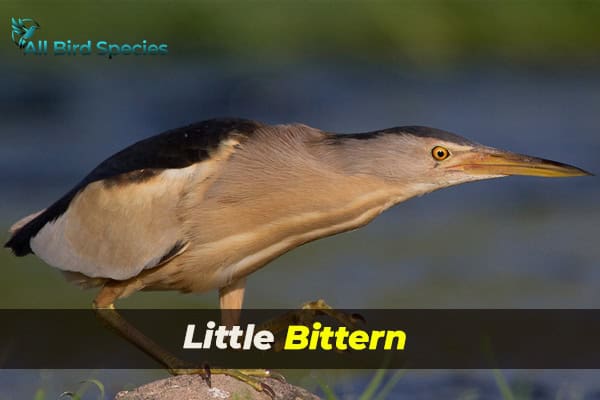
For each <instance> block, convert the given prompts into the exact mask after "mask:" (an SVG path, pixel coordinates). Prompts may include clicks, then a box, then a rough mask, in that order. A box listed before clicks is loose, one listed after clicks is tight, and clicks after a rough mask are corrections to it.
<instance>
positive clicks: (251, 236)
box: [5, 118, 592, 390]
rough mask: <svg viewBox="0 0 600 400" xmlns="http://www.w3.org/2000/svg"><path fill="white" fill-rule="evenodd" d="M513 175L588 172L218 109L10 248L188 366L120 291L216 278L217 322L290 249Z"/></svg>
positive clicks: (232, 316)
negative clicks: (126, 313) (444, 191)
mask: <svg viewBox="0 0 600 400" xmlns="http://www.w3.org/2000/svg"><path fill="white" fill-rule="evenodd" d="M508 175H530V176H539V177H575V176H584V175H592V174H591V173H589V172H587V171H585V170H583V169H580V168H577V167H574V166H571V165H567V164H563V163H559V162H555V161H551V160H546V159H542V158H537V157H532V156H527V155H521V154H517V153H513V152H509V151H504V150H499V149H495V148H492V147H488V146H484V145H481V144H479V143H476V142H474V141H471V140H468V139H466V138H464V137H461V136H459V135H456V134H453V133H450V132H446V131H444V130H440V129H434V128H429V127H424V126H401V127H394V128H388V129H381V130H375V131H370V132H365V133H347V134H341V133H332V132H327V131H323V130H320V129H316V128H313V127H310V126H307V125H303V124H282V125H269V124H265V123H261V122H256V121H253V120H248V119H240V118H215V119H210V120H205V121H201V122H198V123H194V124H191V125H188V126H184V127H180V128H176V129H172V130H169V131H166V132H163V133H160V134H158V135H155V136H152V137H150V138H147V139H145V140H141V141H139V142H137V143H135V144H133V145H131V146H129V147H127V148H125V149H124V150H122V151H120V152H118V153H116V154H114V155H113V156H111V157H109V158H108V159H106V160H105V161H103V162H101V163H100V164H99V165H98V166H97V167H96V168H94V169H93V170H92V171H91V172H90V173H89V174H88V175H87V176H85V177H84V178H83V179H82V180H81V181H80V182H79V183H77V184H76V185H75V186H74V187H73V188H72V189H70V190H69V191H68V192H67V193H66V194H65V195H64V196H62V197H61V198H59V199H58V200H57V201H56V202H54V203H53V204H51V205H50V206H49V207H47V208H45V209H43V210H41V211H38V212H36V213H34V214H31V215H29V216H27V217H25V218H23V219H21V220H19V221H18V222H16V223H15V224H14V225H13V226H12V227H11V229H10V232H11V235H12V236H11V237H10V239H9V240H8V242H7V243H6V244H5V247H7V248H10V249H11V250H12V251H13V253H14V254H15V255H16V256H25V255H27V254H32V253H33V254H35V255H36V256H37V257H39V258H41V259H42V260H43V261H45V262H46V263H47V264H49V265H51V266H53V267H56V268H58V269H59V270H61V271H62V272H63V273H64V275H65V277H66V278H67V279H68V280H69V281H71V282H74V283H76V284H78V285H80V286H83V287H98V288H99V293H98V295H97V296H96V298H95V300H94V302H93V307H94V309H95V310H110V312H109V313H107V314H105V315H104V318H105V319H106V320H107V322H108V323H109V325H110V326H112V327H113V328H115V329H116V330H117V331H118V332H119V333H120V334H122V335H123V336H124V337H125V338H127V339H128V340H129V341H131V342H132V343H134V344H135V345H137V346H138V347H140V348H141V349H142V350H144V351H146V352H147V353H148V354H150V355H151V356H153V357H154V358H155V359H157V360H158V361H160V362H161V363H163V364H164V365H165V366H166V367H167V368H168V369H169V371H170V372H172V373H187V372H190V370H189V369H188V370H184V369H182V368H181V367H180V366H178V365H177V361H176V360H174V359H173V358H172V357H171V356H170V355H169V354H167V353H165V352H164V351H163V350H162V349H157V346H156V345H155V343H153V342H152V341H151V340H150V339H148V338H147V337H145V336H144V335H143V334H142V333H141V332H139V331H137V330H136V329H135V327H133V326H131V325H130V324H129V323H128V322H127V321H125V320H124V319H123V318H122V317H121V316H120V314H118V312H117V311H116V309H115V307H114V303H115V302H116V301H117V300H119V299H122V298H124V297H127V296H129V295H131V294H133V293H135V292H138V291H142V290H176V291H181V292H189V293H201V292H207V291H213V290H216V291H218V294H219V305H220V308H221V310H222V322H223V323H225V324H227V325H233V324H236V323H238V322H239V318H240V312H241V309H242V306H243V301H244V292H245V286H246V279H247V277H248V276H249V275H251V274H252V273H253V272H255V271H257V270H258V269H260V268H262V267H264V266H265V265H266V264H268V263H269V262H270V261H272V260H274V259H275V258H277V257H279V256H281V255H282V254H284V253H286V252H288V251H290V250H292V249H294V248H296V247H298V246H301V245H303V244H305V243H308V242H311V241H314V240H317V239H320V238H324V237H327V236H331V235H335V234H338V233H341V232H345V231H349V230H354V229H357V228H360V227H362V226H364V225H366V224H367V223H369V222H370V221H372V220H373V219H374V218H375V217H377V216H378V215H380V214H381V213H382V212H384V211H385V210H387V209H389V208H390V207H392V206H394V205H397V204H399V203H402V202H403V201H405V200H408V199H410V198H413V197H416V196H421V195H424V194H427V193H430V192H432V191H435V190H438V189H441V188H446V187H449V186H454V185H458V184H462V183H467V182H472V181H479V180H483V179H491V178H500V177H504V176H508ZM197 372H198V373H201V372H202V371H197ZM236 373H237V372H236ZM236 373H231V374H232V375H234V376H236V377H238V378H240V376H241V375H235V374H236ZM249 375H251V374H249ZM267 375H268V374H267V373H264V374H262V375H261V374H260V373H256V376H267ZM242 378H243V377H242ZM242 378H241V379H242ZM247 379H248V380H249V382H250V383H251V384H252V385H253V387H255V388H256V389H257V390H267V388H266V387H265V385H263V384H261V383H260V382H256V381H255V380H254V378H250V377H247Z"/></svg>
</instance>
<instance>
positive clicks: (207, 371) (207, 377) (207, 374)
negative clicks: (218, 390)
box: [202, 363, 212, 388]
mask: <svg viewBox="0 0 600 400" xmlns="http://www.w3.org/2000/svg"><path fill="white" fill-rule="evenodd" d="M202 368H203V369H204V374H203V375H202V379H203V380H204V381H205V382H206V384H207V385H208V387H209V388H212V381H211V379H210V378H211V373H210V365H208V364H206V363H205V364H203V365H202Z"/></svg>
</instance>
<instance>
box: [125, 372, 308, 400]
mask: <svg viewBox="0 0 600 400" xmlns="http://www.w3.org/2000/svg"><path fill="white" fill-rule="evenodd" d="M263 382H264V383H266V384H267V385H269V386H270V387H271V388H272V389H273V391H274V392H275V399H276V400H319V397H317V396H315V395H314V394H312V393H310V392H308V391H307V390H305V389H302V388H300V387H297V386H293V385H290V384H288V383H283V382H280V381H278V380H276V379H264V380H263ZM226 399H231V400H271V397H269V395H268V394H266V393H264V392H257V391H256V390H254V389H253V388H252V387H250V386H248V385H247V384H246V383H244V382H241V381H239V380H237V379H235V378H232V377H229V376H225V375H213V376H212V388H209V387H208V385H207V384H206V382H204V381H203V380H202V378H200V377H199V376H196V375H180V376H174V377H171V378H167V379H161V380H158V381H155V382H151V383H148V384H147V385H144V386H140V387H138V388H136V389H134V390H130V391H124V392H120V393H118V394H117V396H116V397H115V400H226Z"/></svg>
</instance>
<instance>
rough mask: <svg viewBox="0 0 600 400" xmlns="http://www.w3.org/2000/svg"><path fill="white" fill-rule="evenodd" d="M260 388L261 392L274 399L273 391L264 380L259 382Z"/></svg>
mask: <svg viewBox="0 0 600 400" xmlns="http://www.w3.org/2000/svg"><path fill="white" fill-rule="evenodd" d="M260 388H261V390H262V391H263V392H265V393H266V394H268V395H269V397H270V398H272V399H275V391H274V390H273V389H272V388H271V386H269V385H267V384H266V383H264V382H260Z"/></svg>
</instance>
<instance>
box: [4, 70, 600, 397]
mask: <svg viewBox="0 0 600 400" xmlns="http://www.w3.org/2000/svg"><path fill="white" fill-rule="evenodd" d="M27 68H31V70H28V69H27ZM0 87H2V88H3V90H2V91H0V128H1V129H0V140H1V141H2V146H1V147H0V168H1V170H2V171H3V173H2V174H1V175H0V184H1V185H2V186H1V187H2V188H3V189H2V192H1V193H0V198H1V201H0V221H3V223H4V226H5V227H6V228H7V227H8V226H9V225H10V223H12V222H13V221H15V220H16V219H17V218H19V217H21V216H23V215H26V214H28V213H30V212H33V211H35V210H38V209H40V208H43V207H45V206H46V205H48V204H49V203H50V202H51V201H53V200H55V199H56V198H57V197H58V196H60V195H61V194H62V193H64V192H65V191H66V190H67V189H68V188H69V187H70V186H71V185H73V184H74V183H75V182H76V181H78V180H79V179H80V178H81V177H82V176H83V175H85V174H86V173H87V172H88V171H89V170H90V169H91V168H93V167H94V166H95V165H96V164H97V163H98V162H100V161H101V160H102V159H104V158H106V157H107V156H109V155H110V154H112V153H114V152H115V151H118V150H119V149H121V148H123V147H124V146H126V145H128V144H131V143H132V142H133V141H136V140H139V139H141V138H144V137H147V136H149V135H152V134H154V133H158V132H160V131H162V130H165V129H169V128H173V127H176V126H179V125H183V124H187V123H190V122H193V121H197V120H202V119H205V118H212V117H215V116H239V117H247V118H252V119H257V120H261V121H263V122H268V123H284V122H295V121H297V122H302V123H305V124H308V125H312V126H315V127H319V128H322V129H325V130H329V131H339V132H356V131H366V130H374V129H377V128H385V127H390V126H398V125H408V124H422V125H429V126H434V127H438V128H442V129H446V130H450V131H454V132H456V133H459V134H462V135H464V136H467V137H469V138H470V139H473V140H475V141H478V142H481V143H485V144H488V145H491V146H495V147H500V148H505V149H510V150H514V151H517V152H523V153H529V154H532V155H537V156H541V157H545V158H550V159H556V160H559V161H562V162H567V163H572V164H575V165H577V166H580V167H582V168H585V169H587V170H590V171H592V172H599V171H600V161H599V157H598V154H599V151H600V135H599V132H598V126H600V113H599V111H600V73H598V72H597V71H591V70H578V69H576V68H573V69H572V70H540V69H537V70H536V69H516V68H514V67H508V66H505V67H502V66H493V67H491V66H489V65H480V66H475V67H473V66H471V67H468V68H467V67H465V68H463V69H457V70H452V71H449V70H444V71H425V72H423V71H415V70H408V69H398V68H392V67H382V66H376V65H363V64H361V65H355V64H341V63H331V64H304V65H295V66H290V65H285V66H275V65H269V66H266V65H259V64H252V65H240V64H227V63H222V64H219V63H204V64H200V65H199V63H191V62H190V63H189V64H185V63H177V64H169V63H165V64H161V65H160V67H159V66H154V67H149V66H144V68H140V67H139V66H137V65H131V64H124V65H118V66H115V65H113V64H110V63H109V64H107V65H105V66H97V67H96V68H95V69H91V70H90V69H84V68H79V67H76V66H67V65H63V66H62V67H61V68H58V67H56V68H43V69H41V68H36V67H35V66H31V67H26V68H25V69H23V65H20V66H19V68H17V66H15V65H10V64H8V65H2V66H0ZM599 199H600V183H599V181H598V179H597V178H594V177H592V178H577V179H568V180H543V179H535V178H507V179H503V180H501V181H489V182H479V183H473V184H470V185H465V186H461V187H456V188H451V189H446V190H443V191H440V192H436V193H433V194H430V195H428V196H425V197H422V198H419V199H413V200H410V201H408V202H406V203H404V204H402V205H400V206H398V207H396V208H394V209H392V210H390V211H388V212H386V213H385V214H384V215H383V216H381V217H380V218H379V219H377V220H376V221H375V222H373V223H372V224H370V225H369V226H367V227H365V228H363V229H361V230H359V231H356V232H352V233H347V234H342V235H338V236H336V237H332V238H328V239H324V240H321V241H318V242H315V243H311V244H308V245H306V246H303V247H302V248H300V249H298V250H296V251H293V252H291V253H289V254H287V255H285V256H284V257H282V258H280V259H278V260H276V261H275V262H273V263H272V264H271V265H269V266H268V267H266V268H264V269H263V270H261V271H259V272H258V273H256V274H254V275H253V276H252V278H251V279H250V280H249V289H248V292H247V293H248V295H247V303H246V304H247V306H248V307H274V306H277V307H294V306H296V305H298V304H300V303H302V302H304V301H306V300H309V299H314V298H319V297H323V296H326V299H327V300H328V301H329V303H331V304H332V305H334V306H337V307H355V308H360V307H416V308H418V307H423V308H425V307H449V308H451V307H457V308H458V307H475V308H479V307H521V308H522V307H556V308H568V307H578V308H596V307H599V306H600V297H599V296H598V293H600V279H599V278H600V268H598V267H599V265H598V264H599V260H600V246H598V237H599V236H600V224H599V222H600V207H599ZM2 261H3V279H2V280H1V281H0V305H1V306H3V307H28V306H29V307H87V306H88V305H89V303H90V302H91V300H92V297H93V293H91V292H84V291H79V290H78V289H76V288H74V287H71V286H69V285H67V284H66V283H64V282H63V280H62V278H61V277H60V276H59V274H57V273H56V272H55V271H53V270H52V269H51V268H48V267H47V266H45V265H44V264H43V263H41V262H40V261H38V260H37V259H35V258H33V257H27V258H25V259H16V258H13V257H9V256H8V254H3V255H2ZM216 304H217V303H216V296H215V294H214V293H211V294H206V295H202V296H192V295H186V296H184V295H179V294H174V293H160V294H159V293H144V294H136V295H135V296H133V297H132V298H131V299H127V300H125V301H123V305H124V306H130V307H136V306H144V307H169V306H190V307H196V306H204V307H206V306H216ZM37 373H38V372H35V373H34V372H32V373H27V374H23V373H17V374H16V376H18V377H20V378H19V379H15V378H14V376H15V374H8V373H7V372H3V373H2V374H0V397H1V396H5V397H12V398H21V396H20V395H19V394H24V393H27V394H29V393H30V390H31V385H32V382H35V379H34V378H33V377H34V376H36V375H35V374H37ZM101 374H109V375H108V376H109V378H108V379H109V380H110V381H111V382H112V386H111V387H115V388H118V386H119V384H123V385H124V384H126V383H127V382H131V381H133V382H136V383H141V382H140V381H142V382H143V380H144V379H143V378H140V377H139V374H138V375H135V374H133V373H132V374H129V375H128V374H127V373H119V374H114V373H101ZM557 374H559V375H560V377H561V378H562V379H563V380H564V381H565V382H567V383H568V382H571V381H573V382H577V385H581V386H583V388H584V392H585V393H593V392H594V391H595V390H600V389H599V385H598V384H597V383H596V381H597V378H598V375H597V373H589V372H588V373H586V374H582V373H581V372H580V371H576V372H568V371H562V372H560V373H557ZM557 374H554V373H550V372H547V373H538V374H535V378H534V382H537V383H539V384H540V385H542V386H543V387H544V388H547V389H543V390H548V391H553V390H555V389H556V388H555V387H553V386H551V385H549V383H548V382H550V383H552V382H556V379H555V376H556V375H557ZM526 375H527V374H526ZM70 376H71V374H70V373H66V374H60V373H58V372H57V373H55V375H53V378H52V384H51V386H52V387H61V386H63V387H64V390H69V389H70V387H67V386H68V384H67V383H68V382H69V377H70ZM142 376H143V377H146V375H144V374H142ZM457 376H458V377H459V378H456V377H457ZM517 376H519V374H517ZM460 377H463V378H460ZM464 377H466V378H464ZM366 379H367V378H362V380H352V381H351V382H355V383H354V384H350V385H349V386H343V385H342V384H341V383H340V385H342V386H340V389H339V390H340V391H343V393H350V392H352V393H357V392H358V391H359V389H360V387H362V386H361V385H363V386H364V384H366V381H365V380H366ZM9 381H10V382H11V384H12V385H16V386H11V387H10V389H9V388H8V386H7V385H6V384H7V382H9ZM457 381H460V382H462V383H464V384H461V385H459V384H457V383H455V382H457ZM338 382H339V381H338ZM444 382H445V383H444ZM448 382H450V383H448ZM453 382H454V383H453ZM465 382H466V383H465ZM582 382H583V383H582ZM537 383H536V384H537ZM34 385H35V384H34ZM490 385H491V386H492V387H494V383H493V380H492V378H491V376H490V374H489V373H482V374H478V373H446V372H439V373H436V374H431V373H429V374H425V375H420V374H418V373H415V374H409V375H408V376H407V377H406V378H404V379H403V380H402V381H401V384H400V386H399V387H398V390H397V391H396V392H395V393H396V394H397V397H395V398H417V394H418V393H423V391H424V390H425V388H426V387H428V388H429V389H428V390H435V389H434V388H438V387H439V388H441V389H440V390H442V389H443V388H446V387H447V386H448V387H449V389H448V390H450V392H451V393H453V394H452V395H448V396H446V395H443V394H442V393H446V392H443V391H442V392H439V395H438V396H434V395H431V396H430V397H426V396H425V397H419V398H435V397H437V398H455V397H456V396H459V395H458V394H457V395H456V396H455V395H454V393H457V392H458V391H460V390H462V389H464V388H465V387H466V388H468V387H470V386H473V387H476V388H480V387H483V386H485V387H488V386H490ZM343 387H349V388H350V389H348V390H349V392H348V391H346V389H343ZM459 389H460V390H459ZM115 390H116V389H115ZM443 390H446V389H443ZM452 390H454V391H452ZM482 390H483V389H482ZM540 390H542V389H540ZM556 390H558V389H556ZM427 393H430V392H427ZM491 393H494V394H491ZM459 394H460V393H459ZM401 395H403V396H404V397H402V396H401ZM495 395H497V392H496V391H494V390H493V389H492V390H489V391H488V390H487V389H485V393H484V394H482V396H480V397H479V398H495V397H494V396H495ZM488 396H489V397H488ZM30 397H31V396H30ZM551 397H554V396H551ZM539 398H544V397H539Z"/></svg>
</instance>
